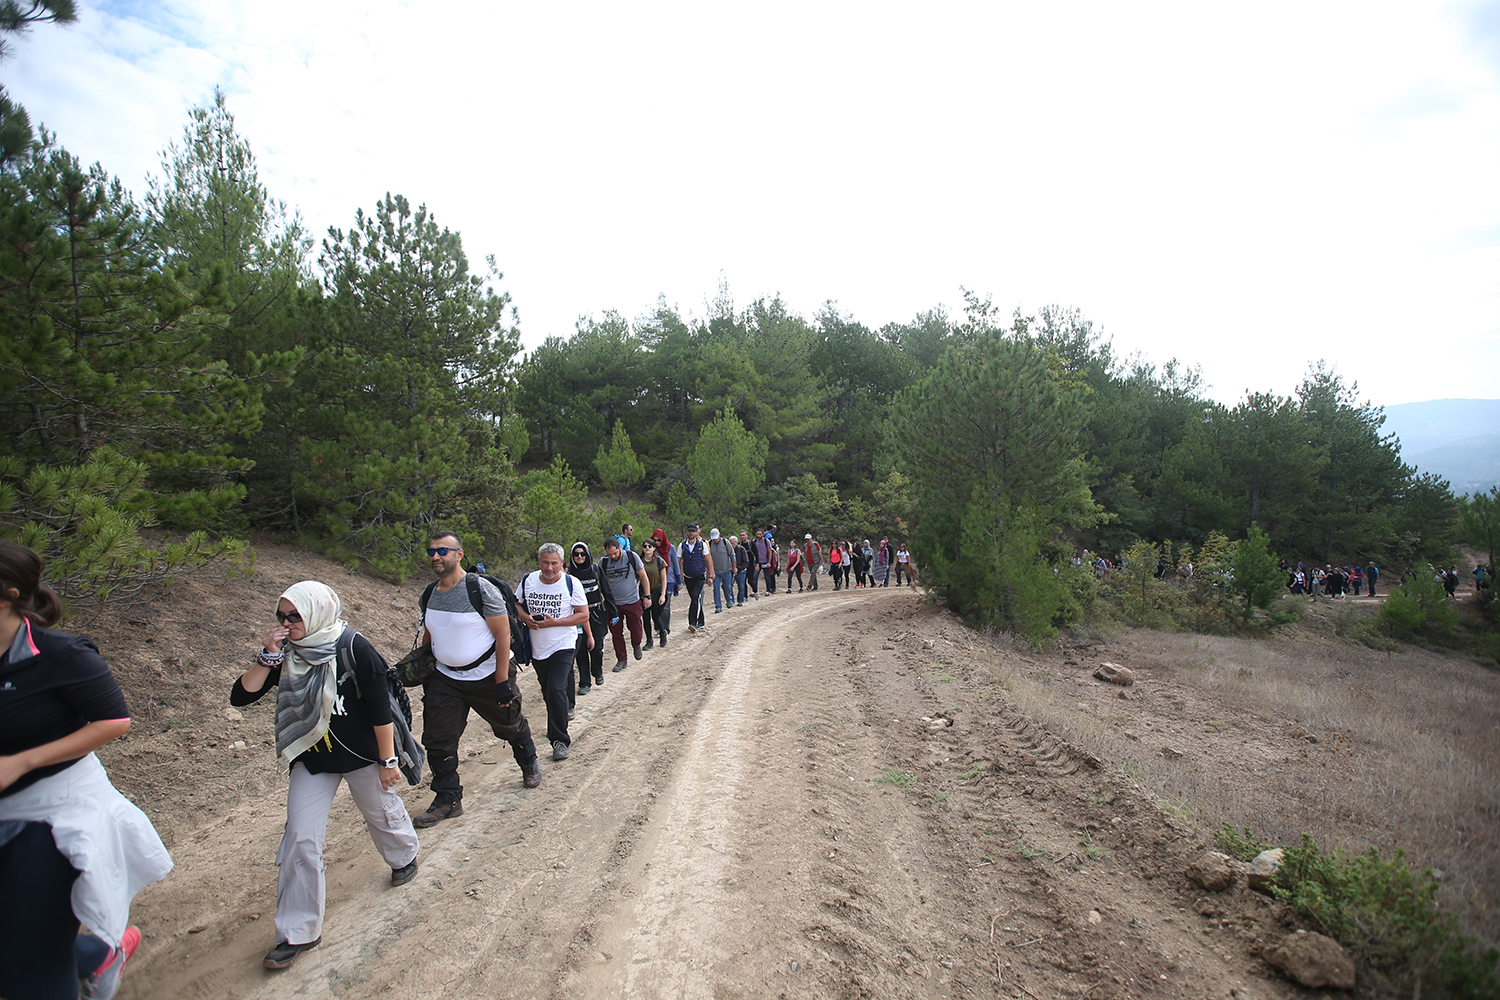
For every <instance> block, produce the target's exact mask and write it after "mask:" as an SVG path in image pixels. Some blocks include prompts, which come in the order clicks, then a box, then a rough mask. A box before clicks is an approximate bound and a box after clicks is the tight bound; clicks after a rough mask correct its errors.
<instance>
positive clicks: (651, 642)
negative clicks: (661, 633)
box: [636, 635, 656, 649]
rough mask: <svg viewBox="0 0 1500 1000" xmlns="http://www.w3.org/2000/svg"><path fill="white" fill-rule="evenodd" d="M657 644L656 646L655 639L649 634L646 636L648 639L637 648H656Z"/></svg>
mask: <svg viewBox="0 0 1500 1000" xmlns="http://www.w3.org/2000/svg"><path fill="white" fill-rule="evenodd" d="M655 646H656V642H655V640H653V639H652V638H651V637H650V636H649V635H648V636H646V641H645V642H644V643H643V644H642V645H639V646H637V647H636V649H654V648H655Z"/></svg>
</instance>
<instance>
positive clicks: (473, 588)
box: [464, 573, 484, 618]
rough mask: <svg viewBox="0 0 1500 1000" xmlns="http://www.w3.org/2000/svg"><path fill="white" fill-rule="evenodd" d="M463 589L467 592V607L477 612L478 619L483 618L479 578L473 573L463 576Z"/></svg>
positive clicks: (482, 599)
mask: <svg viewBox="0 0 1500 1000" xmlns="http://www.w3.org/2000/svg"><path fill="white" fill-rule="evenodd" d="M464 588H465V589H466V590H468V592H469V606H470V607H471V608H473V609H474V610H475V611H477V612H479V617H481V618H483V617H484V595H483V594H482V593H480V591H479V577H477V576H475V575H474V574H473V573H465V574H464Z"/></svg>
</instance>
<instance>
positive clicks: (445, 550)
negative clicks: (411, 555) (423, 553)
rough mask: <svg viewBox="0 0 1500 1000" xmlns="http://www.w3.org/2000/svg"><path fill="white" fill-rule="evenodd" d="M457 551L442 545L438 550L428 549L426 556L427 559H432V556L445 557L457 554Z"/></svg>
mask: <svg viewBox="0 0 1500 1000" xmlns="http://www.w3.org/2000/svg"><path fill="white" fill-rule="evenodd" d="M457 551H458V549H456V548H453V547H451V546H447V545H443V546H439V547H438V548H435V549H428V550H427V555H428V557H429V558H430V557H432V556H445V555H447V554H448V553H450V552H457Z"/></svg>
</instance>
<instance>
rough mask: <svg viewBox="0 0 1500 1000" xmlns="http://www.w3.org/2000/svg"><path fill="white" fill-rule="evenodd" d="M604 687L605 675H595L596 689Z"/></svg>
mask: <svg viewBox="0 0 1500 1000" xmlns="http://www.w3.org/2000/svg"><path fill="white" fill-rule="evenodd" d="M603 686H604V675H603V674H595V675H594V687H596V688H598V687H603Z"/></svg>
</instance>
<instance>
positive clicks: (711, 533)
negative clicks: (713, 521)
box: [708, 528, 719, 541]
mask: <svg viewBox="0 0 1500 1000" xmlns="http://www.w3.org/2000/svg"><path fill="white" fill-rule="evenodd" d="M718 537H719V529H718V528H712V529H710V530H709V532H708V538H709V541H712V540H714V539H715V538H718Z"/></svg>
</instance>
